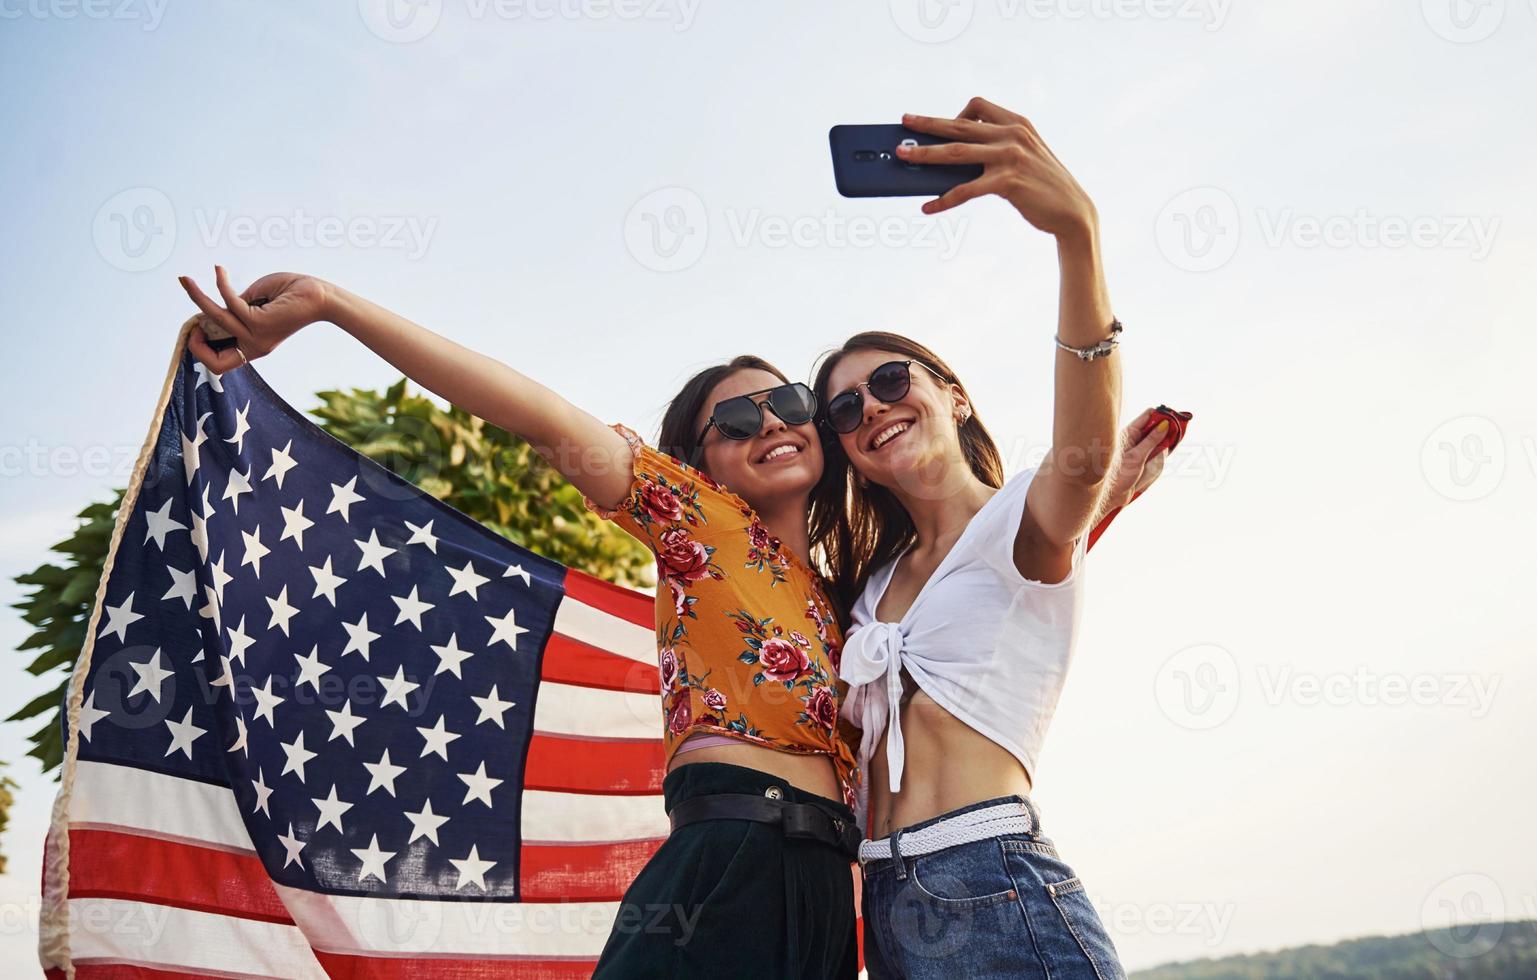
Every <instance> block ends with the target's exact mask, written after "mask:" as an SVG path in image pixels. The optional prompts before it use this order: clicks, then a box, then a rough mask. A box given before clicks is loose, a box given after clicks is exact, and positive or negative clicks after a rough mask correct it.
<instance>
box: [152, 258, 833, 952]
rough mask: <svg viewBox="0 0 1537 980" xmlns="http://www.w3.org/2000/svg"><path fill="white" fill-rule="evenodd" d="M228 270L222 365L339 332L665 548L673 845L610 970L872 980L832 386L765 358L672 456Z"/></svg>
mask: <svg viewBox="0 0 1537 980" xmlns="http://www.w3.org/2000/svg"><path fill="white" fill-rule="evenodd" d="M215 275H216V279H217V282H218V287H219V292H220V295H221V296H222V297H223V299H224V301H225V304H227V305H224V306H221V305H220V304H218V303H216V302H214V301H213V300H212V299H210V298H209V297H208V296H206V295H205V294H204V293H203V292H202V290H201V289H199V288H198V287H197V285H196V284H194V283H193V282H192V281H191V280H190V279H186V278H183V279H182V284H183V286H184V287H185V288H186V290H187V292H188V294H189V295H190V296H191V297H192V299H193V301H194V302H195V303H197V305H198V306H199V307H200V308H201V309H202V310H203V312H204V314H205V315H206V316H208V317H209V318H210V319H212V320H213V321H214V322H216V323H217V324H219V325H220V326H222V327H223V328H224V329H226V330H227V331H229V332H230V333H231V334H232V335H233V336H234V337H235V338H236V342H237V345H238V346H237V347H236V348H234V349H226V350H223V351H215V350H213V349H212V348H211V347H210V346H209V345H208V343H207V341H206V339H205V338H204V337H203V335H202V334H201V333H200V332H198V331H193V333H192V334H191V336H190V339H189V343H188V347H189V349H190V350H191V351H192V353H193V354H194V356H196V357H197V358H198V359H199V360H200V361H201V362H202V363H203V364H204V365H205V366H207V367H208V368H209V369H210V370H212V371H214V372H216V373H222V372H223V371H227V370H230V369H232V368H236V367H239V366H240V364H241V363H242V361H243V359H253V358H257V357H261V356H263V355H265V354H267V353H269V352H271V351H272V350H273V349H274V348H275V347H277V346H278V345H279V344H280V343H282V342H283V341H284V340H285V339H286V338H288V337H289V336H291V335H292V334H294V333H295V332H296V331H298V330H299V329H301V328H302V327H304V326H305V325H307V324H310V323H315V322H319V321H329V322H331V323H334V324H336V325H337V326H339V327H341V329H343V330H345V331H346V332H348V333H350V334H352V335H353V336H354V337H356V338H358V339H359V340H360V341H362V342H363V343H364V344H365V345H367V346H368V347H369V348H370V349H372V350H373V351H374V352H375V353H377V354H379V355H380V356H382V357H383V358H385V359H386V360H388V361H389V362H390V363H391V364H393V365H394V366H395V367H397V368H398V369H400V370H401V371H402V372H404V373H405V374H406V375H407V376H408V377H410V378H411V379H412V380H414V381H416V382H417V383H418V384H420V385H422V386H423V387H425V388H427V389H429V390H431V391H433V392H436V393H437V394H439V395H441V396H443V397H444V398H447V399H448V400H449V401H451V402H453V403H454V404H456V405H458V406H460V407H461V408H463V409H465V410H466V411H469V412H471V413H473V414H475V415H478V416H480V417H481V418H483V419H486V420H487V421H489V422H491V423H493V424H495V425H499V426H501V427H502V428H504V429H506V430H508V431H509V432H512V433H514V434H516V435H518V436H520V437H522V438H523V439H525V440H527V441H528V442H529V443H530V444H531V445H533V446H534V447H536V448H537V449H539V451H540V452H541V453H542V454H543V455H544V456H545V457H546V458H547V459H549V461H550V463H551V465H552V466H554V467H555V468H556V469H557V470H559V471H560V472H561V473H562V474H563V475H564V476H565V477H566V478H567V479H569V480H570V481H571V482H572V483H573V484H574V485H575V486H576V487H577V488H578V489H579V490H581V491H582V493H583V494H584V495H586V496H587V498H588V499H589V505H590V506H593V507H594V508H595V509H604V508H606V509H604V510H603V512H605V513H609V514H611V515H612V516H613V519H614V520H615V521H617V522H618V523H619V524H621V525H622V526H624V527H625V528H626V529H628V530H629V531H630V532H631V533H632V534H634V535H636V536H637V537H638V538H639V539H640V540H642V541H644V542H645V543H647V544H648V545H649V546H650V547H651V548H652V550H653V551H654V552H655V553H656V555H657V565H658V572H659V575H658V584H657V626H658V636H657V652H658V658H659V661H658V662H659V665H660V668H661V675H662V682H663V685H664V688H665V690H664V703H665V707H666V717H665V719H663V718H659V719H658V722H659V723H660V724H663V725H664V726H665V734H664V738H665V740H666V748H667V759H668V772H667V776H666V778H665V779H664V781H663V786H662V790H663V799H664V804H665V806H666V808H667V811H668V815H669V819H670V821H671V823H672V828H673V831H672V833H671V834H670V835H669V837H668V838H667V840H666V841H665V842H664V843H663V844H662V846H661V848H659V849H658V850H657V852H656V854H655V855H654V856H653V857H652V859H651V861H650V862H648V863H647V865H646V867H645V868H644V869H642V871H641V873H640V875H639V876H638V877H637V878H636V880H635V882H634V883H633V884H632V885H631V886H630V888H629V890H628V891H627V892H626V893H625V896H624V899H623V901H622V902H621V903H620V905H619V909H618V911H617V915H616V918H615V922H614V926H613V928H612V931H611V932H610V935H609V940H608V943H607V945H606V946H605V947H604V951H603V955H602V957H601V959H600V960H599V963H598V967H597V971H596V973H595V974H594V975H595V976H597V977H662V976H666V977H696V976H698V977H703V976H710V977H715V976H721V975H725V976H731V977H785V978H791V977H794V978H800V977H853V976H855V974H856V970H857V964H858V949H857V945H856V939H855V935H854V896H853V882H852V876H851V872H850V862H851V861H852V859H853V856H854V853H855V850H856V849H857V847H858V843H859V838H860V834H859V831H858V828H857V827H856V826H855V819H854V813H853V811H852V810H851V809H850V808H849V806H848V801H849V800H850V799H852V793H853V789H854V787H855V786H856V785H857V780H858V778H859V777H858V772H857V769H856V767H855V765H854V761H853V756H852V753H851V751H850V749H849V748H848V746H847V745H846V744H845V743H844V741H843V740H841V739H840V738H839V737H838V734H837V732H836V730H835V721H836V718H837V715H838V708H839V704H840V701H841V698H842V695H843V691H844V687H843V685H841V684H840V683H839V681H838V679H837V664H838V656H839V652H840V649H841V643H842V637H841V635H840V633H839V630H838V626H837V618H836V616H835V615H834V612H833V610H832V608H831V607H830V606H829V605H828V601H827V597H826V594H825V592H824V590H823V587H822V584H821V582H820V581H819V580H818V578H817V576H816V574H815V573H814V572H812V571H811V570H810V563H809V557H808V550H809V549H808V536H807V508H808V500H809V496H810V492H811V490H812V488H813V487H814V486H815V485H816V484H817V483H818V481H819V480H820V479H821V478H822V474H823V465H822V444H821V441H820V440H819V438H818V434H817V430H816V427H815V424H814V415H815V410H816V399H815V396H814V395H813V394H812V393H811V391H810V389H809V388H807V387H806V386H805V385H803V384H801V385H791V384H789V383H788V382H787V381H786V379H785V377H784V375H783V374H781V373H780V372H779V371H777V370H776V369H774V368H773V367H772V366H771V365H769V364H767V363H766V362H764V361H762V360H759V359H757V358H752V357H744V358H738V359H736V360H734V361H732V362H731V363H729V364H725V365H721V366H719V367H716V368H712V369H709V370H707V371H704V372H701V373H700V374H699V375H696V376H695V377H694V378H693V379H692V380H690V381H689V383H688V384H687V385H686V386H685V387H684V389H683V391H682V392H681V393H680V394H679V395H678V397H677V398H675V399H674V400H673V402H672V405H671V407H670V408H669V409H668V412H667V415H666V419H665V420H664V423H663V427H662V436H661V440H660V445H661V447H662V450H663V451H662V452H658V451H656V450H653V449H651V448H649V447H647V446H645V445H644V444H643V443H642V442H641V441H640V440H639V439H638V438H637V437H636V436H635V435H634V434H633V433H631V432H629V431H628V430H625V429H624V428H623V427H622V426H619V427H610V426H608V425H605V424H603V423H602V422H601V421H599V420H598V419H596V418H594V417H593V416H591V415H589V414H588V413H586V412H584V411H582V410H581V409H579V408H577V407H576V406H574V405H572V404H571V403H570V402H568V401H566V400H565V399H563V398H561V397H560V396H558V395H556V394H555V393H554V392H552V391H550V390H549V389H547V388H545V387H544V386H543V385H540V384H539V383H538V382H536V381H534V380H532V379H531V378H528V377H527V376H525V375H523V374H521V373H519V372H518V371H515V370H513V369H512V368H511V367H508V366H507V365H505V364H503V363H501V362H500V361H497V360H495V359H494V358H490V357H487V356H485V355H483V354H479V353H477V352H475V351H472V350H469V349H468V348H465V347H463V346H461V345H459V344H456V343H454V342H453V341H451V340H449V339H447V338H445V337H442V336H440V335H438V334H435V333H433V332H432V331H430V330H427V329H425V328H424V327H421V326H418V325H417V324H415V323H412V322H411V321H409V320H407V319H405V318H404V317H401V316H399V315H398V314H395V313H392V312H390V311H389V310H386V309H384V308H383V307H380V306H378V305H377V304H374V303H372V302H370V301H368V300H366V299H363V298H362V297H360V296H357V295H356V294H353V293H351V292H348V291H347V290H345V289H342V288H340V287H338V286H336V285H334V284H332V283H329V282H325V281H323V280H320V279H316V278H314V277H311V276H302V275H295V274H292V273H276V274H273V275H269V276H264V277H263V278H261V279H258V280H257V281H256V282H254V283H252V284H251V285H250V286H249V287H247V289H246V290H245V291H244V292H243V293H239V294H237V293H236V292H235V291H234V289H233V288H232V287H231V286H230V284H229V282H228V279H227V277H226V275H225V273H224V270H223V269H222V268H216V269H215ZM257 298H260V299H261V300H264V301H265V302H262V303H258V304H255V305H253V303H252V301H253V300H255V299H257ZM680 460H687V461H689V462H690V463H694V464H696V465H697V466H698V468H697V469H695V468H694V467H692V466H685V465H684V464H683V463H681V462H680ZM706 473H708V474H709V476H706V475H705V474H706ZM728 486H729V487H730V488H731V489H730V490H727V489H726V487H728ZM685 743H687V744H685Z"/></svg>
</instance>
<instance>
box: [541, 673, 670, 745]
mask: <svg viewBox="0 0 1537 980" xmlns="http://www.w3.org/2000/svg"><path fill="white" fill-rule="evenodd" d="M534 730H535V731H537V732H544V733H545V734H548V735H581V736H586V737H594V738H645V739H651V740H653V741H657V740H659V736H660V734H661V731H662V697H661V694H659V693H657V694H652V693H647V694H637V693H634V692H631V691H605V690H601V689H599V688H593V687H577V686H575V685H573V684H555V683H551V682H550V681H545V682H544V683H543V684H540V685H539V703H538V705H537V706H536V707H535V708H534Z"/></svg>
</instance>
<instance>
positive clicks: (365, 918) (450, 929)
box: [276, 885, 619, 959]
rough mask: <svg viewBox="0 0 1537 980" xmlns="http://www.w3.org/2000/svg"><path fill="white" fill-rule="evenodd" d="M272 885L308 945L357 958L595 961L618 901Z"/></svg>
mask: <svg viewBox="0 0 1537 980" xmlns="http://www.w3.org/2000/svg"><path fill="white" fill-rule="evenodd" d="M276 887H277V892H278V897H279V898H281V899H282V900H283V904H284V905H286V906H288V908H289V910H290V911H291V912H292V913H293V916H294V921H296V922H302V923H304V928H305V934H306V935H307V936H308V938H309V941H310V943H311V945H313V946H314V947H315V948H316V949H318V950H321V951H323V952H328V953H345V954H353V955H365V956H366V955H373V954H379V953H388V954H389V955H392V956H412V955H417V956H453V957H460V956H462V957H466V958H469V957H493V958H494V957H536V958H541V959H542V958H554V957H563V956H569V957H592V958H596V957H597V956H598V954H599V953H601V952H603V944H604V942H605V941H607V939H608V933H609V930H610V929H611V928H612V927H613V924H614V918H615V917H616V916H617V915H618V914H619V903H618V902H438V901H423V900H416V899H403V898H362V897H358V896H355V895H322V894H319V893H317V892H308V891H300V890H298V889H294V888H288V887H285V886H283V885H278V886H276ZM471 887H472V890H473V886H471Z"/></svg>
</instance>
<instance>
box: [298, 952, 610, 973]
mask: <svg viewBox="0 0 1537 980" xmlns="http://www.w3.org/2000/svg"><path fill="white" fill-rule="evenodd" d="M315 958H316V959H318V960H319V961H320V965H321V967H322V968H324V969H325V971H326V974H327V975H328V976H330V977H331V978H332V980H479V978H491V977H496V978H503V977H512V976H515V977H517V978H518V980H587V978H589V977H591V976H592V968H593V965H594V964H596V963H597V960H596V959H590V960H534V959H521V958H518V959H480V960H463V959H427V958H408V957H403V956H402V957H394V956H350V955H346V954H343V953H323V952H321V951H320V950H316V951H315Z"/></svg>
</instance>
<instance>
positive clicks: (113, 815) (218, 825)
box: [69, 743, 668, 852]
mask: <svg viewBox="0 0 1537 980" xmlns="http://www.w3.org/2000/svg"><path fill="white" fill-rule="evenodd" d="M595 745H596V743H595ZM522 817H523V819H522V823H523V827H522V830H523V840H524V842H525V843H560V844H579V843H606V842H611V841H624V840H649V839H655V838H658V837H666V836H667V830H668V826H667V814H666V811H664V810H663V809H662V800H661V797H660V796H659V795H644V796H606V795H604V796H594V795H590V794H584V793H555V792H549V791H545V790H524V791H523V815H522ZM69 819H70V822H71V823H72V824H85V825H91V826H99V827H104V828H120V829H123V830H128V831H134V832H146V833H149V834H151V835H153V836H156V837H163V838H167V839H180V840H187V841H191V842H194V843H196V842H203V843H208V844H213V845H216V846H220V847H227V848H233V849H235V850H239V851H247V852H249V851H253V850H254V848H253V847H252V844H251V839H250V837H249V835H247V833H246V828H245V822H244V821H243V820H242V819H241V817H240V810H239V808H238V807H237V806H236V803H235V798H234V796H233V795H231V793H230V791H229V790H227V789H225V788H223V787H221V786H214V785H211V784H209V783H200V782H197V781H195V780H191V779H180V778H178V777H176V776H167V775H165V774H164V773H158V772H150V771H149V770H147V769H135V768H132V767H129V766H116V765H112V764H111V763H106V762H85V761H81V762H79V763H77V764H76V769H75V792H74V796H73V797H72V799H71V801H70V816H69Z"/></svg>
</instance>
